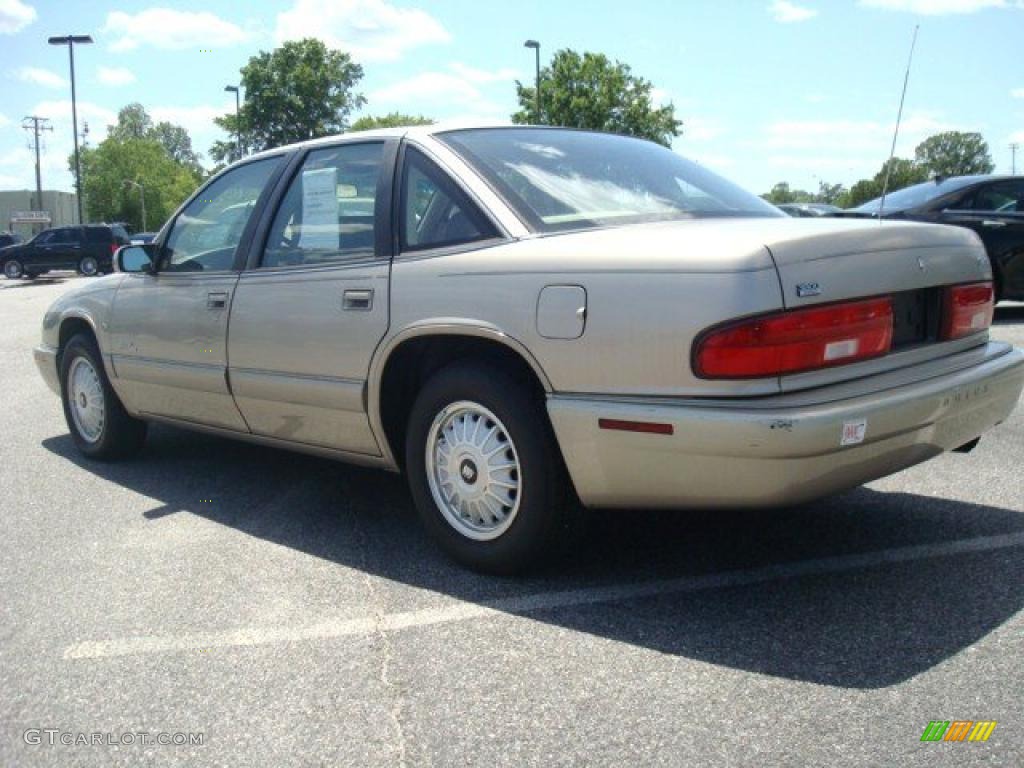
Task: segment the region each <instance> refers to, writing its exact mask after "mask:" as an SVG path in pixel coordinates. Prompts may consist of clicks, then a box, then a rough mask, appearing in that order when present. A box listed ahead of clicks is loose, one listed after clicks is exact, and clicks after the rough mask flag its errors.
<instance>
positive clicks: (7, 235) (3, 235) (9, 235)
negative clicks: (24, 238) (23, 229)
mask: <svg viewBox="0 0 1024 768" xmlns="http://www.w3.org/2000/svg"><path fill="white" fill-rule="evenodd" d="M20 242H21V238H20V237H18V236H17V235H16V234H14V233H13V232H0V248H6V247H7V246H9V245H17V244H18V243H20Z"/></svg>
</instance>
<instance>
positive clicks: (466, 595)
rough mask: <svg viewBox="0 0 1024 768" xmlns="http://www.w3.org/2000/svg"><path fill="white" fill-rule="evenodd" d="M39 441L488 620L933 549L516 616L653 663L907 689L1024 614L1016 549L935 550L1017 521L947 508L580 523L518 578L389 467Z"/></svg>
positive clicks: (905, 500)
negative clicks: (136, 451) (454, 535)
mask: <svg viewBox="0 0 1024 768" xmlns="http://www.w3.org/2000/svg"><path fill="white" fill-rule="evenodd" d="M43 445H44V446H45V447H46V448H47V449H48V450H49V451H51V452H52V453H54V454H57V455H59V456H61V457H64V458H66V459H67V460H68V461H70V462H72V463H74V464H77V465H79V466H81V467H83V468H85V469H87V470H88V471H89V472H92V473H95V474H96V475H98V476H100V477H102V478H105V479H106V480H107V481H109V482H111V483H115V484H117V485H120V486H123V487H124V488H126V489H128V490H130V491H133V492H134V493H137V494H142V495H144V496H146V497H149V498H152V499H155V500H157V503H156V505H155V506H154V507H153V508H152V509H150V510H149V511H147V512H146V513H145V517H146V518H147V519H149V520H159V519H161V518H165V517H167V516H169V515H180V514H190V515H198V516H201V517H203V518H205V519H207V520H210V521H213V522H216V523H219V524H221V525H225V526H230V527H231V528H233V529H235V530H237V531H240V532H243V533H245V534H248V535H250V536H254V537H258V538H260V539H263V540H267V541H270V542H273V543H275V544H279V545H281V546H285V547H289V548H292V549H293V550H296V551H298V552H300V553H303V554H305V555H308V556H309V557H316V558H322V559H324V560H327V561H331V562H336V563H339V564H342V565H345V566H348V567H351V568H356V569H359V570H362V571H365V572H368V573H370V574H373V575H376V576H380V577H383V578H386V579H389V580H391V581H393V582H396V583H399V584H407V585H410V586H412V587H415V588H417V589H421V590H433V591H435V592H437V593H440V594H443V595H448V596H450V597H452V598H456V599H458V600H463V601H469V602H472V603H477V604H482V605H487V606H490V607H496V608H498V609H499V610H503V609H504V608H503V606H506V605H515V603H514V602H510V601H514V600H515V599H517V598H529V597H530V596H535V595H549V594H551V593H562V592H565V591H574V590H576V591H579V590H589V589H593V588H597V589H601V588H608V587H613V586H620V585H623V584H636V583H646V582H657V581H659V580H669V579H671V580H684V581H685V580H686V579H690V578H693V579H697V578H701V577H707V576H709V575H712V574H720V575H721V574H729V573H731V572H739V573H750V572H751V571H756V570H757V569H763V568H765V567H769V566H782V567H783V568H784V564H786V563H806V562H808V561H822V560H825V562H826V565H827V564H828V563H829V562H831V560H829V559H831V558H842V557H844V556H853V555H857V554H862V553H873V552H881V551H889V550H904V549H905V548H908V547H927V546H933V547H937V548H939V549H940V551H939V552H938V553H935V556H929V557H924V558H919V559H913V560H909V561H906V562H876V563H873V564H868V565H866V566H857V567H850V568H846V569H842V568H840V569H832V568H828V567H826V568H824V569H823V570H824V572H823V573H820V574H818V575H804V576H798V575H794V574H792V573H788V574H783V577H781V578H775V577H773V576H771V575H769V576H768V577H766V578H761V579H753V580H750V581H749V583H748V582H745V581H744V580H743V579H736V580H731V581H728V580H727V581H728V583H729V584H732V586H725V587H718V588H706V589H700V590H693V589H686V588H682V589H680V588H678V587H677V588H676V589H668V590H665V591H663V592H659V590H658V589H657V588H654V589H653V590H651V591H648V592H647V593H646V595H647V596H644V597H642V598H633V599H625V600H618V601H611V602H603V603H587V601H586V600H582V601H577V603H583V604H575V605H564V604H561V605H562V607H552V608H545V609H541V610H526V611H525V612H526V613H528V614H529V616H530V617H531V618H532V619H534V620H537V621H541V622H545V623H548V624H551V625H553V626H558V627H564V628H568V629H572V630H576V631H579V632H586V633H590V634H592V635H596V636H600V637H604V638H608V639H611V640H616V641H619V642H623V643H629V644H633V645H636V646H640V647H645V648H650V649H653V650H656V651H659V652H662V653H666V654H673V655H679V656H683V657H688V658H691V659H697V660H700V661H705V662H708V663H712V664H717V665H724V666H727V667H732V668H736V669H741V670H747V671H753V672H758V673H761V674H766V675H773V676H779V677H784V678H789V679H795V680H802V681H808V682H813V683H819V684H824V685H833V686H841V687H849V688H878V687H884V686H888V685H893V684H896V683H899V682H901V681H904V680H907V679H909V678H911V677H913V676H915V675H918V674H920V673H922V672H925V671H927V670H929V669H931V668H932V667H934V666H935V665H937V664H939V663H941V662H943V661H944V660H946V659H948V658H950V657H952V656H954V655H955V654H958V653H960V652H961V651H963V650H964V649H966V648H968V647H969V646H970V645H972V644H973V643H975V642H977V641H978V640H979V639H980V638H982V637H983V636H985V635H986V634H988V633H989V632H991V631H992V630H994V629H996V628H997V627H999V626H1000V625H1001V624H1003V623H1004V622H1005V621H1007V620H1008V619H1009V618H1011V617H1012V616H1013V615H1014V614H1015V613H1016V612H1017V611H1019V610H1020V609H1021V607H1022V605H1024V568H1022V566H1021V546H1020V545H1019V544H1017V545H1013V546H1008V547H1000V548H995V549H988V550H982V551H974V552H970V551H968V552H959V553H950V552H948V551H941V548H942V547H943V545H946V544H948V543H950V542H955V541H962V540H966V539H979V538H981V537H998V536H1005V535H1007V534H1011V535H1012V534H1019V533H1021V532H1024V515H1022V514H1020V513H1019V512H1014V511H1012V510H1007V509H1000V508H997V507H991V506H983V505H978V504H971V503H966V502H962V501H955V500H951V499H943V498H932V497H924V496H919V495H915V494H910V493H883V492H878V491H874V490H871V489H869V488H859V489H856V490H854V491H852V492H849V493H846V494H844V495H841V496H838V497H834V498H832V499H828V500H825V501H823V502H819V503H817V504H813V505H805V506H802V507H794V508H786V509H779V510H773V511H768V512H765V511H760V512H755V511H749V512H681V513H666V512H649V511H622V512H614V513H613V512H607V513H591V514H589V515H588V516H587V517H586V524H585V525H583V526H580V527H579V529H578V530H575V531H574V534H573V536H572V537H571V538H570V539H569V541H570V545H569V546H567V547H566V548H565V551H564V552H563V553H562V555H561V556H560V557H559V558H558V559H557V561H556V562H554V563H552V564H551V565H549V566H547V567H546V568H545V569H544V570H543V571H542V572H540V573H537V574H534V575H531V576H530V577H528V578H522V579H499V578H492V577H487V576H481V575H476V574H472V573H469V572H467V571H465V570H463V569H461V568H459V567H458V566H456V565H454V564H453V563H451V562H450V561H448V560H447V559H446V558H445V557H444V556H443V555H442V554H440V553H439V552H438V551H437V550H436V549H435V547H434V546H433V545H432V544H431V542H430V541H428V540H427V538H426V535H425V533H424V531H423V529H422V527H421V526H420V524H419V521H418V520H417V518H416V514H415V511H414V510H413V507H412V502H411V500H410V498H409V496H408V493H407V491H406V488H405V484H404V480H403V479H402V478H401V477H398V476H396V475H393V474H390V473H386V472H381V471H374V470H367V469H362V468H358V467H352V466H346V465H343V464H337V463H334V462H331V461H327V460H322V459H317V458H312V457H307V456H302V455H299V454H294V453H290V452H285V451H277V450H273V449H270V448H264V447H261V446H255V445H249V444H245V443H238V442H235V441H229V440H224V439H219V438H215V437H211V436H208V435H202V434H194V433H189V432H185V431H181V430H176V429H172V428H168V427H162V426H157V427H153V428H151V431H150V437H149V440H148V442H147V445H146V447H145V449H144V450H143V451H142V453H141V454H140V456H138V457H137V458H135V459H134V460H131V461H127V462H123V463H100V462H93V461H89V460H86V459H84V458H83V457H81V455H80V454H79V453H78V452H77V451H76V450H75V448H74V445H73V443H72V441H71V438H70V437H69V436H68V435H61V436H57V437H52V438H49V439H47V440H45V441H44V442H43ZM964 471H969V467H967V466H965V468H964ZM201 499H202V500H203V501H201ZM111 514H112V515H117V514H118V510H116V509H112V510H111ZM124 514H127V512H126V513H124ZM131 514H133V515H134V514H136V513H134V512H132V513H131ZM153 535H154V536H159V535H160V533H159V531H157V530H155V529H154V532H153ZM677 583H678V582H677ZM570 602H571V601H570ZM556 603H557V601H556ZM508 610H510V611H511V612H519V609H516V608H509V609H508Z"/></svg>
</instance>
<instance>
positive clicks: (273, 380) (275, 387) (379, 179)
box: [228, 140, 397, 455]
mask: <svg viewBox="0 0 1024 768" xmlns="http://www.w3.org/2000/svg"><path fill="white" fill-rule="evenodd" d="M396 150H397V142H396V141H394V140H392V141H384V140H361V141H347V142H341V143H338V144H334V145H331V146H327V147H317V148H315V149H310V150H309V151H308V152H307V153H306V154H305V156H304V157H303V158H301V161H300V162H299V163H297V164H296V166H295V167H294V172H293V174H292V176H291V178H289V179H286V180H284V181H283V182H282V184H281V190H280V192H279V198H280V200H279V203H278V204H277V210H276V212H275V213H274V215H273V216H272V217H269V216H268V217H267V219H266V221H267V223H268V225H267V227H266V229H265V231H264V232H261V237H260V242H257V243H255V244H254V246H255V247H254V249H253V253H252V255H251V257H250V258H251V261H250V265H249V266H250V268H249V269H248V270H246V271H245V272H243V273H242V275H241V277H240V279H239V281H238V286H237V287H236V289H235V298H234V302H233V303H232V306H231V328H230V332H229V337H228V360H229V369H228V372H229V378H230V381H231V388H232V391H233V392H234V395H235V401H236V402H237V403H238V407H239V409H240V410H241V412H242V414H243V416H244V417H245V420H246V422H247V423H248V424H249V427H250V429H251V430H252V432H253V433H255V434H259V435H264V436H267V437H273V438H277V439H280V440H286V441H289V442H294V443H303V444H307V445H316V446H322V447H327V448H333V449H337V450H343V451H348V452H352V453H360V454H369V455H379V453H380V449H379V447H378V446H377V443H376V441H375V439H374V436H373V432H372V430H371V428H370V423H369V419H368V417H367V413H366V399H365V396H364V392H365V388H366V379H367V374H368V369H369V365H370V358H371V357H372V355H373V352H374V350H375V349H376V347H377V345H378V343H379V342H380V340H381V338H382V337H383V336H384V334H385V333H386V332H387V328H388V311H389V307H388V292H389V285H388V276H389V267H390V255H391V236H390V231H391V227H390V217H391V178H392V175H393V167H394V156H395V154H396Z"/></svg>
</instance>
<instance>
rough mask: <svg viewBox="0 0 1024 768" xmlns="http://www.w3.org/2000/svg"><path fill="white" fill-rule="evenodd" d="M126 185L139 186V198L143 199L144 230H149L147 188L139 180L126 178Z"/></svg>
mask: <svg viewBox="0 0 1024 768" xmlns="http://www.w3.org/2000/svg"><path fill="white" fill-rule="evenodd" d="M124 185H125V186H126V187H137V188H138V190H139V199H140V200H142V231H143V232H148V231H149V227H147V226H146V188H145V187H144V186H143V185H142V184H141V183H139V182H137V181H132V180H131V179H125V180H124Z"/></svg>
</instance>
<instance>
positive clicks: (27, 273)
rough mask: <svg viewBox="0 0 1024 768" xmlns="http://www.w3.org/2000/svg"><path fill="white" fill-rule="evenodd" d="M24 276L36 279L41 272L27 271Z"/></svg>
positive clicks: (27, 278) (28, 278)
mask: <svg viewBox="0 0 1024 768" xmlns="http://www.w3.org/2000/svg"><path fill="white" fill-rule="evenodd" d="M23 277H24V278H25V279H26V280H35V279H36V278H37V277H39V273H38V272H26V273H25V274H24V275H23Z"/></svg>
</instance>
